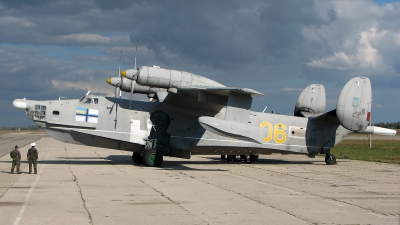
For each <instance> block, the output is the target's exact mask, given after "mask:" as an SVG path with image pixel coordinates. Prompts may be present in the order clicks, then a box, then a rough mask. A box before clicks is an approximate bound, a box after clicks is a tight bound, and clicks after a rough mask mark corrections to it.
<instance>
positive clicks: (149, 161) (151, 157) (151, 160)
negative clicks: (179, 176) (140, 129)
mask: <svg viewBox="0 0 400 225" xmlns="http://www.w3.org/2000/svg"><path fill="white" fill-rule="evenodd" d="M142 159H143V162H144V164H146V166H149V167H159V166H161V164H162V162H163V156H162V153H161V152H157V150H155V149H149V150H147V151H145V152H144V154H143V157H142Z"/></svg>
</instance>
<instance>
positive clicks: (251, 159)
mask: <svg viewBox="0 0 400 225" xmlns="http://www.w3.org/2000/svg"><path fill="white" fill-rule="evenodd" d="M249 158H250V160H249V161H250V163H253V162H256V156H255V155H250V156H249Z"/></svg>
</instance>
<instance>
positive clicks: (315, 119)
mask: <svg viewBox="0 0 400 225" xmlns="http://www.w3.org/2000/svg"><path fill="white" fill-rule="evenodd" d="M135 67H136V66H135ZM135 67H134V68H135ZM121 75H122V76H121ZM107 82H108V83H109V84H111V85H113V86H115V87H116V95H115V97H104V96H96V95H91V94H87V95H85V96H83V97H81V98H80V99H72V100H65V99H61V100H60V99H59V100H48V101H34V100H27V99H16V100H14V102H13V105H14V107H16V108H19V109H24V110H26V113H27V116H28V117H29V118H30V119H32V120H33V121H34V122H35V123H36V124H38V125H40V126H41V127H42V128H43V129H44V130H45V131H46V132H47V133H48V134H49V135H50V136H51V137H53V138H55V139H57V140H59V141H62V142H66V143H73V144H81V145H89V146H95V147H102V148H109V149H118V150H125V151H130V152H132V153H133V154H132V159H133V161H134V162H135V163H136V164H143V163H144V164H146V165H147V166H155V167H158V166H160V165H161V164H162V162H163V156H170V157H179V158H185V159H190V157H191V155H221V157H222V158H224V157H225V156H228V157H227V160H228V161H231V160H233V159H234V158H235V157H236V156H237V155H241V156H246V158H247V157H248V158H249V160H250V161H251V162H253V161H255V160H256V158H257V156H258V155H260V154H271V153H282V154H304V155H307V156H309V157H314V156H315V155H316V154H319V153H322V154H325V155H326V157H325V162H326V164H328V165H331V164H335V163H336V158H335V156H334V155H333V154H331V153H330V149H331V148H332V147H334V146H335V145H337V144H338V143H339V142H341V141H342V140H343V138H344V137H346V136H347V135H348V134H349V133H351V132H358V133H366V134H380V135H395V134H396V131H395V130H390V129H385V128H380V127H375V126H370V125H369V124H370V123H369V121H370V118H371V103H372V99H371V98H372V94H371V93H372V91H371V83H370V80H369V79H368V78H367V77H355V78H353V79H351V80H350V81H349V82H347V84H346V85H345V86H344V88H343V90H342V91H341V93H340V95H339V98H338V101H337V104H336V109H334V110H331V111H328V112H326V111H325V105H326V97H325V88H324V86H323V85H321V84H312V85H310V86H308V87H306V88H305V89H304V90H303V91H302V92H301V94H300V96H299V98H298V100H297V102H296V105H295V108H294V115H293V116H289V115H279V114H274V113H264V112H254V111H251V110H250V108H251V104H252V100H253V98H254V97H257V96H261V95H262V94H261V93H259V92H257V91H254V90H251V89H247V88H235V87H226V86H224V85H222V84H220V83H217V82H215V81H213V80H210V79H208V78H205V77H202V76H198V75H195V74H191V73H188V72H184V71H178V70H170V69H164V68H160V67H157V66H152V67H147V66H143V67H141V68H140V69H139V68H138V69H128V70H124V71H122V72H121V73H120V75H119V76H118V77H113V78H108V79H107ZM120 91H125V92H131V96H132V94H133V93H139V94H146V95H148V97H149V98H151V99H152V101H137V100H132V98H131V99H123V98H121V97H120V96H121V95H120ZM118 95H119V96H118Z"/></svg>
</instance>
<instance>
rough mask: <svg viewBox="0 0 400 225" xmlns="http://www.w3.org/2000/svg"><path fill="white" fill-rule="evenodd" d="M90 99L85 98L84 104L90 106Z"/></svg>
mask: <svg viewBox="0 0 400 225" xmlns="http://www.w3.org/2000/svg"><path fill="white" fill-rule="evenodd" d="M91 103H92V99H91V98H86V99H85V102H84V104H91Z"/></svg>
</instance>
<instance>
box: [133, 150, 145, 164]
mask: <svg viewBox="0 0 400 225" xmlns="http://www.w3.org/2000/svg"><path fill="white" fill-rule="evenodd" d="M132 160H133V162H134V163H135V164H143V163H144V162H143V157H142V156H141V155H140V153H139V152H134V153H133V154H132Z"/></svg>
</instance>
